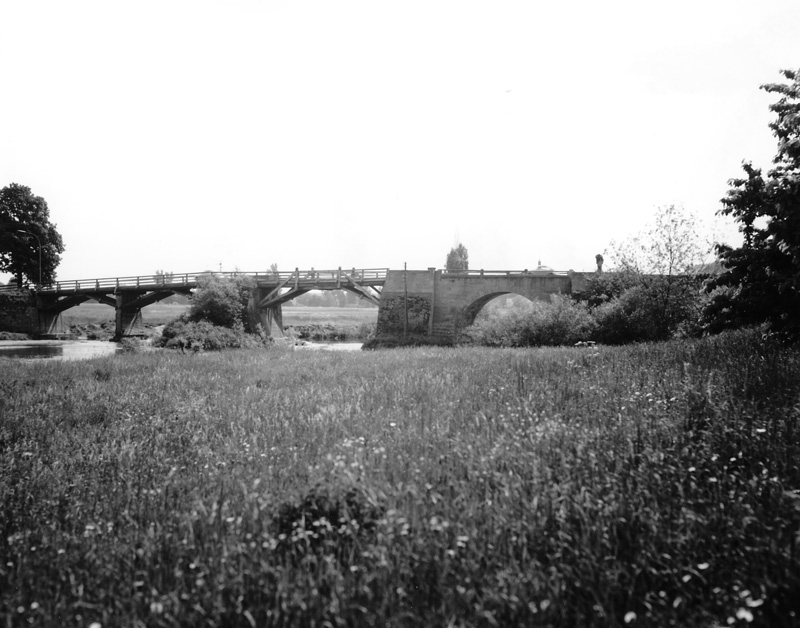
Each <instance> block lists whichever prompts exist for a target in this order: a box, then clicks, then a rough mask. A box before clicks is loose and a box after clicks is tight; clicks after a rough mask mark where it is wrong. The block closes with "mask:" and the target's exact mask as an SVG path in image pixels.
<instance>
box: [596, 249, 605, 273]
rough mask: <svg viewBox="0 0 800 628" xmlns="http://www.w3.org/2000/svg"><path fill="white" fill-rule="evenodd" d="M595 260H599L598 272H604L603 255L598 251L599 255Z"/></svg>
mask: <svg viewBox="0 0 800 628" xmlns="http://www.w3.org/2000/svg"><path fill="white" fill-rule="evenodd" d="M594 261H595V262H597V272H598V273H602V272H603V256H602V255H600V253H598V254H597V255H595V256H594Z"/></svg>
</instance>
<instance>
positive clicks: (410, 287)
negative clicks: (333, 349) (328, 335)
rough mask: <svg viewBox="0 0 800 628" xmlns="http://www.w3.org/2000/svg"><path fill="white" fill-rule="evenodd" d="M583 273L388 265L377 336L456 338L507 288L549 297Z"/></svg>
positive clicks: (580, 280)
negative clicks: (395, 268)
mask: <svg viewBox="0 0 800 628" xmlns="http://www.w3.org/2000/svg"><path fill="white" fill-rule="evenodd" d="M584 285H585V277H584V275H583V274H582V273H575V272H572V271H569V272H556V271H550V270H536V271H527V270H525V271H461V272H448V271H444V270H435V269H433V268H430V269H428V270H409V271H402V270H399V271H389V272H388V274H387V277H386V284H385V285H384V288H383V293H382V295H381V301H380V304H379V309H378V329H377V336H378V338H381V337H402V336H403V335H407V336H429V337H438V338H442V339H450V340H455V339H456V338H457V337H458V335H459V334H460V333H461V332H462V331H463V330H464V329H465V328H466V327H468V326H470V325H471V324H472V323H473V322H474V321H475V316H476V315H477V314H478V312H480V310H481V309H482V308H483V306H484V305H486V304H487V303H488V302H489V301H491V300H492V299H494V298H496V297H498V296H501V295H504V294H518V295H521V296H523V297H525V298H527V299H530V300H531V301H534V300H540V301H548V300H549V299H550V296H551V295H554V294H571V293H572V292H573V291H579V290H582V289H583V287H584Z"/></svg>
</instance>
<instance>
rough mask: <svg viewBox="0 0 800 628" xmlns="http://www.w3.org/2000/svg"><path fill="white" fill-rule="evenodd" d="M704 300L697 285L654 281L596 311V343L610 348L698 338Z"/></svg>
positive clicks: (691, 282)
mask: <svg viewBox="0 0 800 628" xmlns="http://www.w3.org/2000/svg"><path fill="white" fill-rule="evenodd" d="M703 299H704V297H703V295H702V293H701V292H700V288H699V286H698V285H697V283H696V282H695V281H692V280H687V281H677V280H675V278H672V279H671V280H670V279H669V278H658V279H653V280H651V281H650V282H649V283H646V284H645V283H641V284H639V285H636V286H633V287H631V288H628V289H627V290H625V291H624V292H623V293H622V294H621V295H620V296H619V297H617V298H615V299H611V300H610V301H607V302H606V303H603V304H602V305H599V306H598V307H596V308H594V309H593V310H592V314H593V317H594V320H595V323H596V329H595V336H594V339H595V340H597V341H599V342H604V343H607V344H625V343H629V342H649V341H658V340H667V339H669V338H675V337H687V336H698V335H699V334H700V330H701V314H702V301H703Z"/></svg>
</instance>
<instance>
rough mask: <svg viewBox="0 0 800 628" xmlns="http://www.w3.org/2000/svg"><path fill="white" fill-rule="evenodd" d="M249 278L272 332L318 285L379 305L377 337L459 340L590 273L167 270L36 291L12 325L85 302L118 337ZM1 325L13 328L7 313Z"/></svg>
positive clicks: (47, 319)
mask: <svg viewBox="0 0 800 628" xmlns="http://www.w3.org/2000/svg"><path fill="white" fill-rule="evenodd" d="M212 275H213V276H216V277H238V278H242V277H246V278H247V279H249V280H250V281H251V282H252V285H253V290H252V294H251V298H250V303H249V307H248V313H249V316H250V318H251V322H253V323H260V324H261V325H262V327H263V328H264V329H265V331H267V333H270V334H272V335H282V334H283V316H282V310H281V306H282V305H283V304H284V303H286V302H288V301H290V300H292V299H294V298H296V297H298V296H300V295H302V294H305V293H306V292H309V291H311V290H349V291H350V292H354V293H355V294H357V295H358V296H360V297H362V298H364V299H367V300H369V301H370V302H372V303H374V304H375V305H377V306H378V325H377V335H378V337H382V336H383V337H387V336H395V337H396V336H401V335H413V336H431V337H442V338H453V337H454V336H456V335H457V334H458V333H459V332H460V331H461V330H462V329H463V328H465V327H467V326H468V325H470V324H471V323H472V322H473V321H474V320H475V316H476V315H477V313H478V312H479V311H480V310H481V308H483V306H484V305H486V304H487V303H488V302H489V301H491V300H492V299H494V298H495V297H498V296H501V295H504V294H518V295H521V296H523V297H526V298H528V299H530V300H537V299H538V300H548V299H549V298H550V296H551V295H553V294H570V293H572V292H579V291H581V290H583V289H584V286H585V281H586V277H587V275H588V273H575V272H572V271H568V272H560V271H552V270H541V269H537V270H533V271H529V270H522V271H505V270H503V271H490V270H471V271H445V270H437V269H435V268H429V269H427V270H389V269H386V268H378V269H374V268H373V269H355V268H353V269H342V268H338V269H335V270H321V271H318V270H314V269H313V268H312V269H311V270H307V271H301V270H299V269H295V270H294V271H291V272H270V271H267V272H235V273H211V272H203V273H182V274H177V273H168V274H159V275H141V276H137V277H115V278H104V279H82V280H73V281H59V282H56V283H54V284H52V285H48V286H44V287H42V288H40V289H38V290H37V291H35V303H33V302H32V304H31V306H30V307H29V311H28V312H27V314H26V316H23V317H22V318H23V319H25V318H27V329H22V327H25V326H26V323H25V322H24V321H23V323H19V320H20V317H17V323H15V325H16V328H15V329H9V331H28V332H29V333H34V334H36V335H38V336H39V337H58V336H61V335H64V334H65V329H64V325H63V324H62V322H61V314H62V312H64V311H66V310H68V309H69V308H71V307H74V306H76V305H79V304H81V303H83V302H86V301H90V300H93V301H96V302H99V303H104V304H106V305H109V306H111V307H113V308H114V310H115V337H116V338H117V339H121V338H123V337H126V336H141V335H143V334H144V325H143V319H142V308H144V307H146V306H148V305H151V304H153V303H156V302H158V301H160V300H162V299H165V298H166V297H168V296H171V295H173V294H187V295H188V294H191V292H192V291H193V290H194V289H195V288H197V287H198V286H199V285H201V284H202V282H203V281H204V279H205V278H207V277H209V276H212ZM0 325H3V326H5V327H9V324H8V322H7V320H3V315H2V313H0Z"/></svg>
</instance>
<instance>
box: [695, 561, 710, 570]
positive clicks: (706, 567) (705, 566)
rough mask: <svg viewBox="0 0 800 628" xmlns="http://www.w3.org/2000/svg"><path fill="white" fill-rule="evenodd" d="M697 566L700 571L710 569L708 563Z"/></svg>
mask: <svg viewBox="0 0 800 628" xmlns="http://www.w3.org/2000/svg"><path fill="white" fill-rule="evenodd" d="M697 568H698V569H699V570H700V571H705V570H706V569H708V563H700V564H699V565H697Z"/></svg>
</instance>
